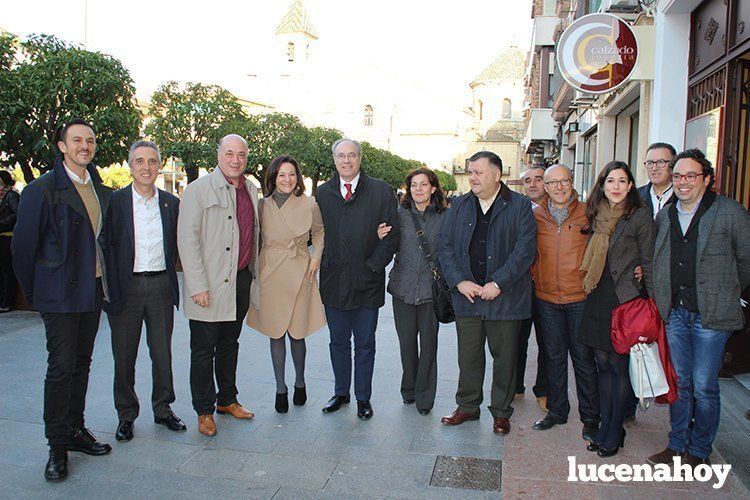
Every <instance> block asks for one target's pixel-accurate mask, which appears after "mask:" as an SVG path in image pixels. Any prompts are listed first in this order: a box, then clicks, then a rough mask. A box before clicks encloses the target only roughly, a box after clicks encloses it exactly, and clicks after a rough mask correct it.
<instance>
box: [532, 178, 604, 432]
mask: <svg viewBox="0 0 750 500" xmlns="http://www.w3.org/2000/svg"><path fill="white" fill-rule="evenodd" d="M544 189H545V191H546V192H547V194H548V195H549V198H548V199H547V200H545V201H544V202H543V203H541V204H540V205H538V206H537V207H536V208H535V209H534V217H535V218H536V221H537V259H536V263H535V264H534V267H533V273H534V287H535V291H536V297H537V303H536V306H537V311H538V313H539V316H540V319H541V322H542V325H541V327H542V328H541V330H542V335H543V337H544V340H543V342H544V347H545V354H546V356H545V363H546V364H547V367H546V368H547V408H548V409H549V412H548V413H547V415H546V416H545V417H544V418H542V419H541V420H538V421H537V422H535V423H534V429H536V430H539V431H543V430H547V429H550V428H552V427H554V426H555V425H558V424H564V423H566V422H567V421H568V414H569V413H570V403H569V401H568V353H570V357H571V358H572V359H573V369H574V371H575V377H576V390H577V394H578V410H579V413H580V414H581V421H582V422H583V433H582V435H583V438H584V439H588V440H591V439H593V437H594V435H595V434H596V432H597V430H598V428H599V393H598V389H597V376H596V363H595V361H594V353H593V351H592V350H591V348H589V347H587V346H585V345H583V344H581V343H580V342H578V340H577V338H576V337H577V335H578V328H579V325H580V323H581V317H582V315H583V303H584V301H585V298H586V295H585V293H584V291H583V282H582V275H581V271H580V267H581V262H582V260H583V254H584V252H585V251H586V243H587V241H588V236H587V234H586V232H585V228H586V227H587V218H586V206H585V204H584V203H581V202H579V201H578V193H576V192H575V190H574V189H573V174H572V172H571V171H570V169H569V168H568V167H566V166H564V165H554V166H552V167H550V168H548V169H547V170H546V171H545V172H544Z"/></svg>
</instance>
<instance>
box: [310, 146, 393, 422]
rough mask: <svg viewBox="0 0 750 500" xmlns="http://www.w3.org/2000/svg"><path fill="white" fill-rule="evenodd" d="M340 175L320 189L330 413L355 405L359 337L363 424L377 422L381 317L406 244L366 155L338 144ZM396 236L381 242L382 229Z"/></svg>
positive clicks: (388, 189) (359, 398) (387, 192)
mask: <svg viewBox="0 0 750 500" xmlns="http://www.w3.org/2000/svg"><path fill="white" fill-rule="evenodd" d="M332 150H333V159H334V162H335V164H336V174H335V175H334V176H333V178H332V179H331V180H329V181H328V182H326V183H325V184H323V185H322V186H320V188H319V189H318V194H317V197H316V199H317V202H318V206H319V207H320V212H321V214H322V215H323V226H324V228H325V243H324V247H323V260H322V262H321V267H320V295H321V298H322V299H323V305H324V306H325V310H326V318H327V320H328V329H329V331H330V333H331V342H330V344H329V348H330V352H331V365H332V367H333V375H334V378H335V388H334V394H333V397H331V399H330V400H329V401H328V402H327V403H326V404H325V406H324V407H323V412H325V413H332V412H335V411H338V410H339V409H340V408H341V406H342V405H344V404H346V403H348V402H349V400H350V395H349V391H350V389H351V384H352V354H351V351H352V346H351V338H352V336H353V337H354V395H355V396H356V398H357V417H359V418H360V419H362V420H367V419H370V418H371V417H372V415H373V410H372V405H371V404H370V397H371V395H372V372H373V368H374V367H375V328H376V327H377V325H378V309H380V308H381V307H383V305H384V304H385V267H386V266H387V265H388V264H389V263H390V262H391V259H392V258H393V254H394V253H396V250H397V249H398V244H399V226H398V215H397V213H396V210H397V202H396V196H395V195H394V192H393V189H391V187H390V186H389V185H388V184H386V183H385V182H383V181H381V180H378V179H374V178H372V177H369V176H367V175H366V174H365V173H364V172H362V171H361V165H362V148H361V147H360V145H359V143H358V142H357V141H353V140H351V139H346V138H343V139H339V140H338V141H336V142H335V143H334V144H333V146H332ZM383 223H385V224H386V225H387V226H389V227H390V228H391V229H390V232H389V233H388V234H387V235H386V236H385V237H384V238H383V239H382V240H381V239H380V238H378V226H379V225H380V224H383Z"/></svg>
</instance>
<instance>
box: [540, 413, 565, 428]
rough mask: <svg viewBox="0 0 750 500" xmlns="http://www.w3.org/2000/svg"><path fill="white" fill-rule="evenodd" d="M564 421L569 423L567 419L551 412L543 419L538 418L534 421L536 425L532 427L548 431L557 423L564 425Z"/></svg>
mask: <svg viewBox="0 0 750 500" xmlns="http://www.w3.org/2000/svg"><path fill="white" fill-rule="evenodd" d="M564 423H567V420H563V419H561V418H560V417H556V416H555V415H553V414H551V413H547V415H545V416H544V418H543V419H541V420H537V421H536V422H534V425H533V426H532V428H533V429H534V430H535V431H546V430H548V429H551V428H553V427H554V426H556V425H562V424H564Z"/></svg>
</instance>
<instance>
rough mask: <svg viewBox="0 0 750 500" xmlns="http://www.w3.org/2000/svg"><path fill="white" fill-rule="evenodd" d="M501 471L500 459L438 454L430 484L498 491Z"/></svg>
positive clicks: (501, 463)
mask: <svg viewBox="0 0 750 500" xmlns="http://www.w3.org/2000/svg"><path fill="white" fill-rule="evenodd" d="M502 473H503V462H502V460H490V459H487V458H473V457H449V456H446V455H438V457H437V460H435V468H434V469H433V470H432V477H431V478H430V485H431V486H443V487H450V488H467V489H470V490H487V491H500V484H501V481H502Z"/></svg>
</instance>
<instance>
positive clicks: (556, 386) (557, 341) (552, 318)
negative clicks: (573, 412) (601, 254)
mask: <svg viewBox="0 0 750 500" xmlns="http://www.w3.org/2000/svg"><path fill="white" fill-rule="evenodd" d="M583 304H584V302H583V301H581V302H573V303H571V304H553V303H552V302H547V301H545V300H541V299H537V301H536V310H537V313H538V314H539V320H540V323H541V325H540V326H541V328H542V335H543V336H544V340H543V343H544V349H545V352H544V354H545V363H546V364H547V370H546V372H547V408H548V409H549V411H550V413H551V414H552V415H554V416H556V417H558V418H561V419H564V420H567V419H568V414H569V413H570V402H569V401H568V353H570V357H571V359H572V360H573V370H574V372H575V375H576V394H577V395H578V411H579V413H580V414H581V420H582V421H584V422H598V421H599V389H598V387H597V373H596V362H595V361H594V351H593V350H592V349H591V348H590V347H589V346H587V345H584V344H582V343H580V342H578V340H577V338H576V337H577V335H578V328H579V326H580V324H581V318H582V317H583Z"/></svg>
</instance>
